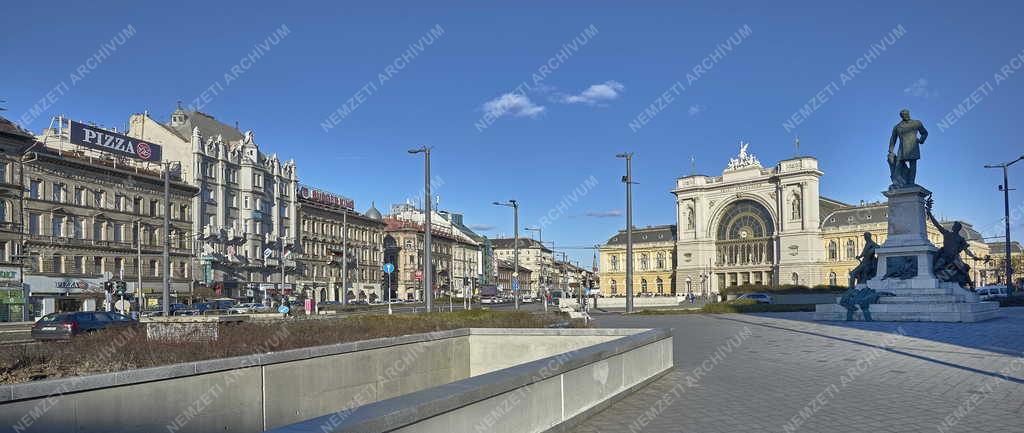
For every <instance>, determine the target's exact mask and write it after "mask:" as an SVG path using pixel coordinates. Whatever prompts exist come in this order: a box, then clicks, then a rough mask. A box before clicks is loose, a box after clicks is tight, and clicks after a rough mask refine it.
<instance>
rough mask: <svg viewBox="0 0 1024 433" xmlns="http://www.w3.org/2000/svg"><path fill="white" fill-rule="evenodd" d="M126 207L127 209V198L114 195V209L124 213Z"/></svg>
mask: <svg viewBox="0 0 1024 433" xmlns="http://www.w3.org/2000/svg"><path fill="white" fill-rule="evenodd" d="M126 207H128V198H127V197H125V196H123V195H120V194H118V195H115V196H114V209H117V210H119V211H121V212H124V211H125V208H126Z"/></svg>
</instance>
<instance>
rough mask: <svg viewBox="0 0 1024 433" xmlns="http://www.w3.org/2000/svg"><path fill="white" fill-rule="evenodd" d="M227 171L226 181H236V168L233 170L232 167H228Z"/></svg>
mask: <svg viewBox="0 0 1024 433" xmlns="http://www.w3.org/2000/svg"><path fill="white" fill-rule="evenodd" d="M227 172H228V182H231V183H238V170H235V169H233V168H228V169H227Z"/></svg>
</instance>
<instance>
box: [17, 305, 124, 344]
mask: <svg viewBox="0 0 1024 433" xmlns="http://www.w3.org/2000/svg"><path fill="white" fill-rule="evenodd" d="M138 323H139V322H138V321H137V320H135V319H132V318H131V317H128V316H125V315H123V314H118V313H108V312H105V311H75V312H68V313H50V314H47V315H45V316H43V318H41V319H39V321H37V322H36V323H35V324H34V325H32V339H33V340H70V339H71V337H73V336H75V335H78V334H84V333H88V332H95V331H99V330H101V329H107V328H118V327H125V326H131V325H135V324H138Z"/></svg>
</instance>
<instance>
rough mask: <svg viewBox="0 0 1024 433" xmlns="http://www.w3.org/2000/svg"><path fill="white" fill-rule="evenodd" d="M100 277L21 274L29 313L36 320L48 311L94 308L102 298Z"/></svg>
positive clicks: (103, 296) (100, 303)
mask: <svg viewBox="0 0 1024 433" xmlns="http://www.w3.org/2000/svg"><path fill="white" fill-rule="evenodd" d="M104 281H106V280H104V279H103V278H101V277H98V278H62V277H47V276H41V275H27V276H25V286H26V288H27V289H28V292H29V304H30V305H29V313H30V315H31V316H32V318H33V319H38V318H40V317H43V316H45V315H47V314H50V313H60V312H65V311H96V310H97V309H102V307H103V302H104V300H105V299H106V292H105V291H104V290H103V283H104Z"/></svg>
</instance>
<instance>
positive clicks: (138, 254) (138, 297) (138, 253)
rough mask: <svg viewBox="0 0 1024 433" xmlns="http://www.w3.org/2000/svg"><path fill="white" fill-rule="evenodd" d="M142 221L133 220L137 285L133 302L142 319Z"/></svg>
mask: <svg viewBox="0 0 1024 433" xmlns="http://www.w3.org/2000/svg"><path fill="white" fill-rule="evenodd" d="M140 235H142V220H141V219H137V220H135V244H136V245H135V263H137V264H138V265H136V266H135V274H136V275H137V276H138V277H139V278H138V281H137V282H138V285H137V286H136V287H135V302H138V303H139V317H142V316H141V314H142V310H144V309H145V307H143V305H142V237H141V236H140Z"/></svg>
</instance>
